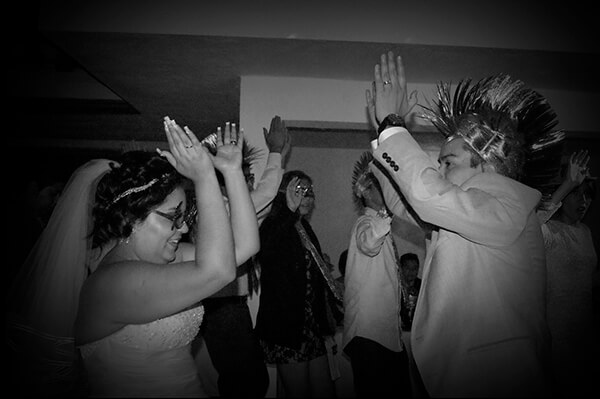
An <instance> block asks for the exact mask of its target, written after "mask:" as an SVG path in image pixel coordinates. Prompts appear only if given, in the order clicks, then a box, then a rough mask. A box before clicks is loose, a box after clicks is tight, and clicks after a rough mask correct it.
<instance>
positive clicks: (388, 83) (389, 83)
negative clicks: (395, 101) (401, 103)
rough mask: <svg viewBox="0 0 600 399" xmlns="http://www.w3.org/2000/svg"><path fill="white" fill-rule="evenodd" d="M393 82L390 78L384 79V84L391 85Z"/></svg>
mask: <svg viewBox="0 0 600 399" xmlns="http://www.w3.org/2000/svg"><path fill="white" fill-rule="evenodd" d="M391 84H392V82H391V81H390V80H384V81H383V85H384V86H387V85H391Z"/></svg>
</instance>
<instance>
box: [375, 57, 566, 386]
mask: <svg viewBox="0 0 600 399" xmlns="http://www.w3.org/2000/svg"><path fill="white" fill-rule="evenodd" d="M374 77H375V83H374V86H373V90H374V93H373V94H371V92H370V91H367V105H368V107H369V108H370V111H371V112H370V114H371V115H372V116H375V118H376V120H377V122H378V123H379V129H378V133H379V134H378V137H377V139H376V140H374V141H373V143H372V146H373V148H375V149H374V152H373V156H374V158H375V161H374V163H373V165H372V170H373V172H374V174H375V175H376V177H377V178H378V179H379V181H380V183H381V184H382V185H386V184H392V183H391V182H392V181H393V182H394V183H395V184H397V185H398V187H399V188H400V190H401V192H402V194H403V195H404V196H405V197H406V199H407V201H408V202H409V204H410V205H411V206H412V208H413V209H414V211H415V212H416V213H417V214H418V215H419V217H420V218H421V219H422V220H423V221H425V222H427V223H431V224H432V225H435V226H437V228H436V229H435V230H434V232H433V234H432V239H431V243H430V245H429V246H428V250H427V255H426V260H425V265H424V269H423V277H422V286H421V292H420V296H419V301H418V303H417V308H416V312H415V315H414V320H413V326H412V336H411V341H412V349H413V354H414V357H415V360H416V363H417V366H418V368H419V371H420V374H421V377H422V379H423V382H424V384H425V387H426V389H427V391H428V393H429V395H430V396H432V397H440V396H442V397H451V396H462V397H467V396H476V397H488V396H502V397H509V396H547V395H548V394H549V387H548V385H547V378H548V376H547V366H548V364H547V361H548V357H547V356H548V349H549V347H548V344H549V335H548V329H547V325H546V319H545V284H546V266H545V257H544V246H543V239H542V235H541V230H540V224H539V222H538V219H537V217H536V214H535V208H536V206H537V204H538V202H539V200H540V192H539V191H537V190H535V189H533V188H531V187H528V186H526V185H524V184H522V183H520V182H518V181H517V180H515V179H514V178H511V177H516V176H520V175H521V171H522V168H523V160H524V159H525V157H524V156H523V153H522V152H520V150H519V149H520V148H521V149H522V148H523V147H524V144H523V141H524V140H523V136H522V134H521V132H519V130H518V128H516V127H515V126H517V124H516V123H513V122H515V121H514V119H513V118H515V117H516V116H518V115H519V114H518V112H519V111H520V110H516V111H515V112H514V113H511V112H504V113H503V112H502V111H506V110H507V109H509V107H510V105H509V104H515V103H518V101H516V100H522V101H521V103H520V104H521V105H523V104H525V105H523V108H526V107H527V106H528V105H527V104H529V105H532V104H534V105H539V102H540V101H542V102H543V98H542V99H540V98H539V97H541V96H539V95H537V93H535V92H533V91H527V90H526V89H523V88H522V86H520V82H517V84H515V83H514V82H511V81H510V79H509V78H508V77H500V78H497V79H489V80H487V81H485V82H481V83H480V84H479V86H478V87H475V88H474V89H472V90H471V91H469V90H468V89H469V85H468V83H467V84H466V85H465V86H463V87H462V89H464V91H463V92H462V93H463V94H464V97H463V99H466V100H467V101H466V102H468V100H470V99H473V102H472V103H471V104H475V105H477V104H482V103H485V104H486V105H487V106H488V107H487V108H484V107H480V108H477V107H476V106H475V105H474V106H473V107H471V108H470V109H468V110H467V112H465V113H464V115H461V117H460V118H456V119H454V118H455V117H457V116H459V115H450V116H448V115H442V117H441V118H439V119H434V120H433V121H434V125H436V127H438V129H440V126H442V127H447V128H448V134H445V133H446V132H444V131H443V130H442V129H440V130H441V131H442V133H444V134H445V135H446V136H447V140H446V142H445V143H444V144H443V146H442V148H441V151H440V154H439V159H438V160H439V163H440V165H439V166H438V165H436V164H434V163H433V162H432V160H431V159H430V157H429V156H428V155H427V154H426V153H425V152H424V151H423V150H422V149H421V147H420V146H419V144H418V143H417V142H416V141H415V139H414V138H413V137H412V136H411V134H410V133H409V132H408V130H407V129H406V128H405V125H404V123H403V118H402V117H401V116H404V115H406V113H405V112H406V109H407V106H408V100H407V96H406V81H405V78H404V69H403V65H402V62H401V59H400V57H398V58H397V59H395V58H394V55H393V53H391V52H390V53H388V54H387V55H385V54H384V55H382V56H381V63H380V64H378V65H376V67H375V73H374ZM457 90H459V89H457ZM486 90H487V91H486ZM492 90H496V92H495V94H496V95H497V96H498V97H497V98H494V99H492V100H489V101H488V97H486V96H487V93H491V92H492ZM442 94H444V93H442ZM475 94H477V95H475ZM503 96H504V98H503V99H502V100H498V98H501V97H503ZM527 96H529V97H527ZM538 96H539V97H538ZM447 97H448V98H450V96H449V95H448V96H447ZM482 99H483V100H482ZM477 101H479V102H477ZM486 101H487V102H486ZM494 101H499V102H494ZM499 104H500V105H499ZM503 107H504V108H503ZM440 108H442V107H440ZM450 109H451V110H453V109H452V108H450ZM444 110H447V109H446V108H444ZM454 111H455V109H454ZM450 113H451V112H450ZM444 118H445V119H444ZM449 121H450V122H453V123H446V124H445V125H444V124H443V123H442V122H449ZM454 122H455V123H454ZM558 138H560V137H558ZM390 179H391V180H390Z"/></svg>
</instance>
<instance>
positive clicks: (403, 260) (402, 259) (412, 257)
mask: <svg viewBox="0 0 600 399" xmlns="http://www.w3.org/2000/svg"><path fill="white" fill-rule="evenodd" d="M410 260H414V261H415V262H417V264H418V263H419V257H418V256H417V254H414V253H412V252H407V253H405V254H404V255H402V256H401V257H400V266H404V265H406V262H408V261H410Z"/></svg>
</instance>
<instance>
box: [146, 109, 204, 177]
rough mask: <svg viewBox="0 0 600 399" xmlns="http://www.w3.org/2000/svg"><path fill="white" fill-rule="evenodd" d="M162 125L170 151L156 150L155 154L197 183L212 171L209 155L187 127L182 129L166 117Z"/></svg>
mask: <svg viewBox="0 0 600 399" xmlns="http://www.w3.org/2000/svg"><path fill="white" fill-rule="evenodd" d="M163 124H164V129H165V133H166V135H167V140H168V142H169V149H170V151H162V150H160V149H157V152H158V153H159V154H160V155H161V156H163V157H165V158H167V160H168V161H169V163H170V164H171V165H173V167H174V168H175V169H176V170H177V171H178V172H179V173H181V174H182V175H184V176H185V177H187V178H189V179H191V180H193V181H198V179H200V178H202V177H203V176H204V175H205V174H206V171H212V170H214V167H213V163H212V162H211V155H210V154H209V153H208V151H207V150H206V148H204V146H202V145H200V141H199V140H198V138H197V137H196V135H195V134H194V133H193V132H192V131H191V130H190V129H188V127H187V126H186V127H185V128H184V129H182V128H181V127H180V126H179V125H178V124H177V123H176V122H175V121H174V120H172V119H171V118H169V117H168V116H167V117H165V118H164V121H163Z"/></svg>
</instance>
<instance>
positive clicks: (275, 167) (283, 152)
mask: <svg viewBox="0 0 600 399" xmlns="http://www.w3.org/2000/svg"><path fill="white" fill-rule="evenodd" d="M263 134H264V137H265V142H266V144H267V148H268V149H269V155H268V158H267V166H266V167H265V170H264V171H263V174H262V176H261V178H260V180H259V182H258V184H257V185H256V188H255V189H254V190H253V191H252V192H251V193H250V196H251V197H252V202H253V203H254V207H255V209H256V215H257V218H258V223H259V224H260V223H261V222H262V221H263V220H264V218H265V217H266V216H267V215H268V213H269V211H270V208H271V203H272V202H273V199H274V198H275V196H276V195H277V189H278V188H279V185H280V184H281V178H282V177H283V170H284V165H285V159H286V157H287V155H288V154H289V151H290V148H291V137H290V135H289V133H288V130H287V127H286V126H285V123H284V122H283V121H282V120H281V118H280V117H279V116H275V117H273V119H271V126H270V127H269V130H267V129H266V128H263Z"/></svg>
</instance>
